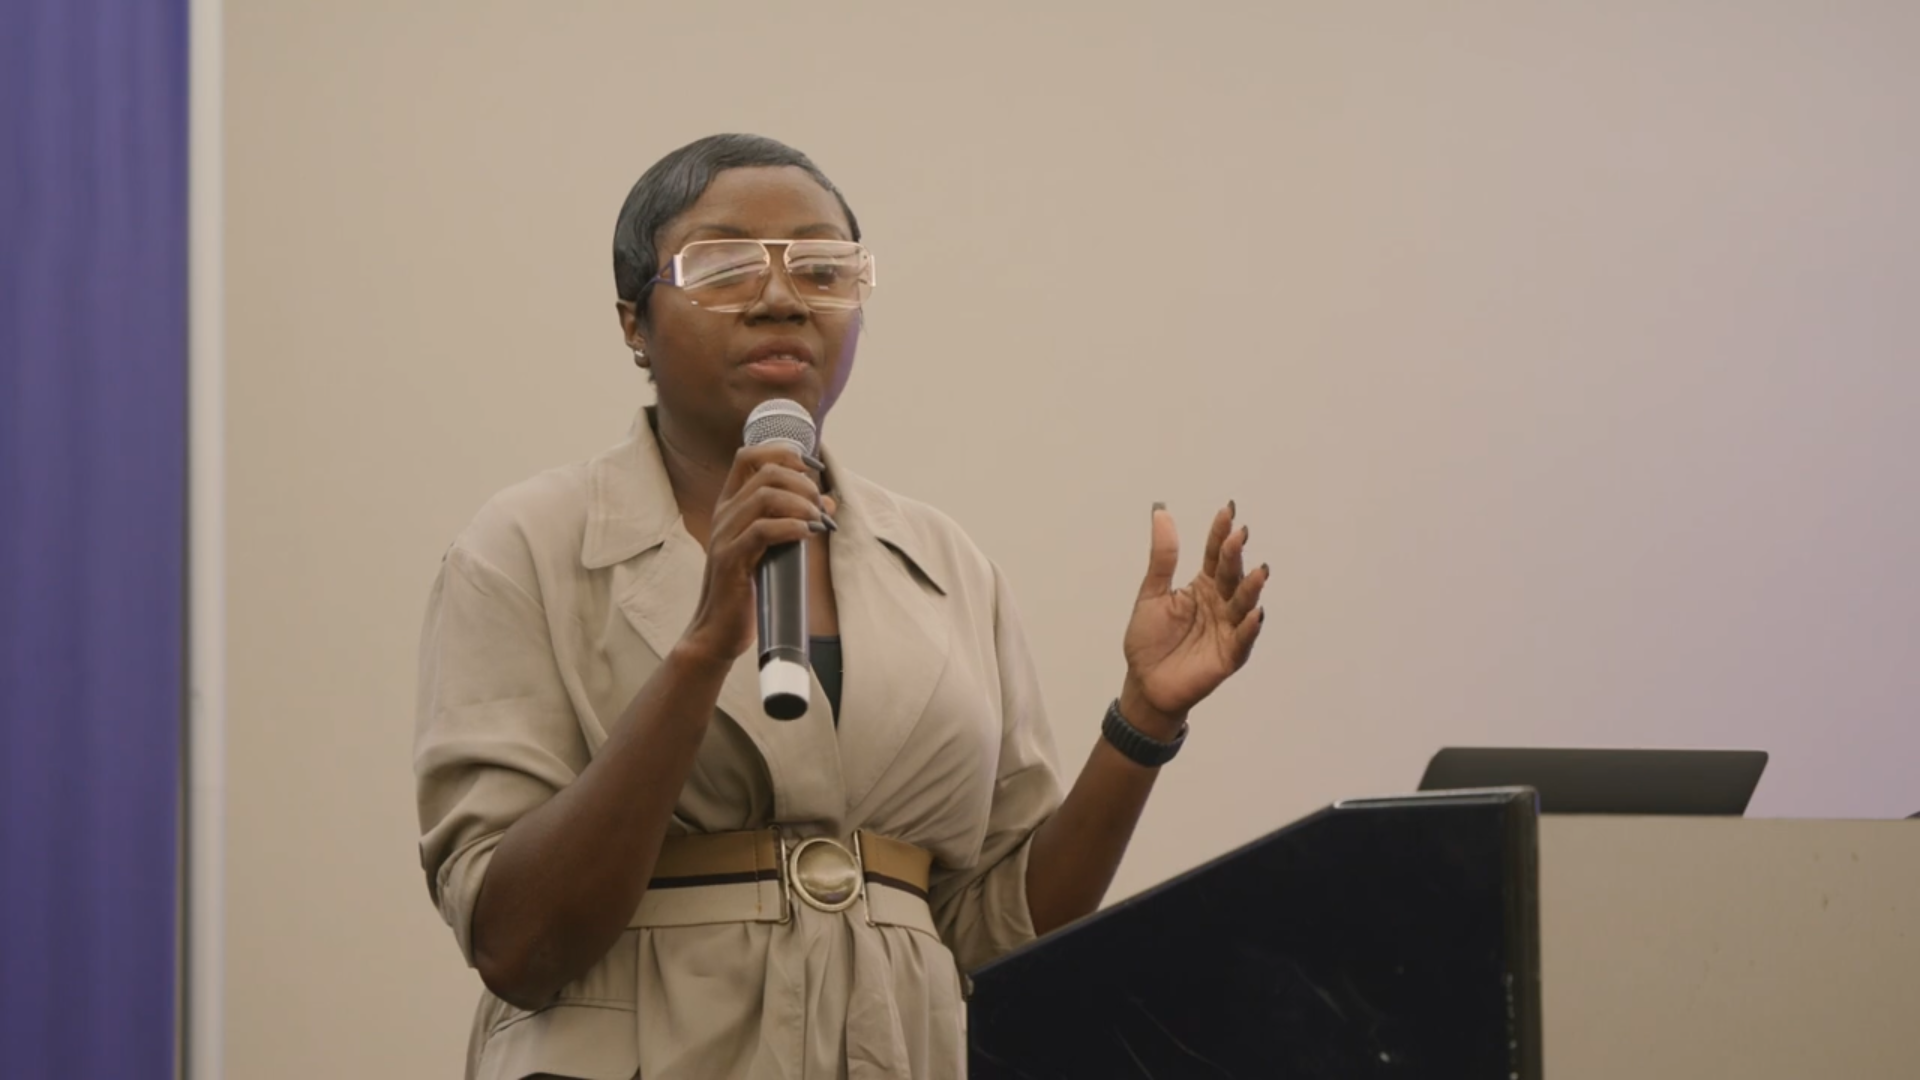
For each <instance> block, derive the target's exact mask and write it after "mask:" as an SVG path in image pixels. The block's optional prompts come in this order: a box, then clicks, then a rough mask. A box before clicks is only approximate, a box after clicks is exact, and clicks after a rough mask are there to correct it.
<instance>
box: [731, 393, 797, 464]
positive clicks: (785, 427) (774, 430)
mask: <svg viewBox="0 0 1920 1080" xmlns="http://www.w3.org/2000/svg"><path fill="white" fill-rule="evenodd" d="M776 439H778V440H780V441H782V442H790V443H792V444H794V445H795V446H797V447H799V448H800V452H801V453H803V454H811V453H813V442H814V428H813V414H812V413H809V412H808V411H807V410H806V409H805V408H804V407H803V406H801V405H800V404H799V403H798V402H793V401H788V400H787V399H786V398H774V399H773V400H772V401H763V402H761V403H760V404H758V405H756V406H754V409H753V412H751V413H749V414H747V435H746V442H747V445H748V446H759V445H760V444H761V443H766V442H773V441H774V440H776Z"/></svg>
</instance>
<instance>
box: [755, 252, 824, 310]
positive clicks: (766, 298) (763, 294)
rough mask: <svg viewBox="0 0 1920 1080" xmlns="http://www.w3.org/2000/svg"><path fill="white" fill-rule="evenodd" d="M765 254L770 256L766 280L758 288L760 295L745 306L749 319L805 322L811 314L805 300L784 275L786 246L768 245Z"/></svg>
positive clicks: (785, 272) (790, 280) (785, 271)
mask: <svg viewBox="0 0 1920 1080" xmlns="http://www.w3.org/2000/svg"><path fill="white" fill-rule="evenodd" d="M767 254H768V255H769V256H771V258H770V260H769V261H770V263H771V265H769V266H768V267H767V283H766V285H765V286H764V287H763V288H761V290H760V298H759V299H758V300H755V301H754V303H753V306H752V307H750V308H748V309H747V321H748V322H778V321H782V320H786V321H790V322H806V321H807V319H808V318H809V317H810V316H811V315H812V314H813V309H811V308H809V307H807V302H806V301H805V300H802V299H801V298H800V292H799V290H798V289H795V288H794V287H793V278H791V277H790V276H788V274H787V258H786V255H787V249H786V247H785V245H780V246H778V247H776V246H775V245H772V244H769V245H767Z"/></svg>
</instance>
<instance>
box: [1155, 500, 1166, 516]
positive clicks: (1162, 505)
mask: <svg viewBox="0 0 1920 1080" xmlns="http://www.w3.org/2000/svg"><path fill="white" fill-rule="evenodd" d="M1166 508H1167V504H1166V503H1163V502H1157V503H1154V504H1153V512H1154V513H1156V514H1157V513H1159V512H1160V511H1162V510H1165V509H1166Z"/></svg>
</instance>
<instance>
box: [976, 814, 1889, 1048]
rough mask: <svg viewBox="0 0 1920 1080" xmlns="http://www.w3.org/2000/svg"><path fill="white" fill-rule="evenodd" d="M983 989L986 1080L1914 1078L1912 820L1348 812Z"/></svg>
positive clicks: (1096, 919) (1071, 932) (1031, 953)
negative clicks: (1147, 1079)
mask: <svg viewBox="0 0 1920 1080" xmlns="http://www.w3.org/2000/svg"><path fill="white" fill-rule="evenodd" d="M973 982H974V987H975V992H974V994H973V999H972V1001H971V1003H970V1022H971V1029H970V1039H971V1043H972V1068H973V1075H974V1076H976V1077H979V1078H982V1080H992V1078H995V1077H1003V1076H1004V1077H1024V1078H1040V1077H1047V1078H1067V1077H1088V1078H1098V1080H1111V1078H1113V1077H1123V1076H1154V1077H1189V1076H1190V1077H1219V1076H1261V1077H1273V1078H1285V1077H1301V1078H1305V1077H1316V1078H1317V1077H1335V1076H1337V1077H1371V1076H1380V1077H1402V1078H1409V1080H1412V1078H1425V1077H1433V1078H1444V1080H1474V1078H1479V1077H1484V1078H1486V1080H1539V1078H1540V1077H1541V1076H1548V1077H1552V1078H1553V1080H1624V1078H1632V1080H1667V1078H1672V1080H1721V1078H1735V1077H1737V1078H1739V1080H1776V1078H1777V1080H1788V1078H1791V1080H1806V1078H1812V1077H1819V1078H1826V1077H1834V1078H1840V1077H1845V1078H1847V1080H1920V821H1784V820H1756V819H1743V818H1706V817H1599V816H1596V817H1576V816H1551V815H1550V816H1547V817H1544V818H1542V817H1539V816H1538V815H1537V810H1536V804H1535V802H1534V800H1533V798H1532V793H1531V792H1530V791H1526V790H1525V789H1518V793H1517V794H1516V792H1515V789H1503V790H1496V791H1491V792H1438V793H1426V794H1423V795H1420V796H1412V797H1405V798H1392V799H1363V800H1354V801H1352V802H1348V803H1341V804H1337V805H1336V806H1334V807H1330V808H1328V809H1327V810H1324V811H1321V812H1320V813H1318V814H1315V815H1312V816H1310V817H1308V818H1305V819H1302V820H1301V821H1299V822H1295V823H1294V824H1292V825H1289V826H1287V827H1285V828H1282V829H1280V830H1277V831H1276V832H1274V833H1272V834H1269V835H1268V836H1267V837H1264V838H1262V839H1261V840H1259V841H1256V842H1254V843H1253V844H1250V845H1247V846H1246V847H1243V848H1241V849H1239V850H1237V851H1234V852H1230V853H1228V854H1227V855H1224V856H1221V857H1220V858H1218V859H1215V860H1213V861H1211V862H1209V863H1207V864H1205V865H1203V866H1201V867H1199V868H1197V869H1195V870H1193V871H1191V872H1189V873H1187V874H1183V875H1181V876H1180V877H1178V878H1175V879H1174V880H1172V881H1169V882H1167V883H1166V884H1164V885H1161V886H1159V887H1157V888H1155V889H1152V890H1149V891H1148V892H1146V893H1142V894H1141V895H1139V896H1136V897H1133V898H1130V899H1128V900H1127V901H1125V902H1123V903H1121V904H1117V905H1115V906H1114V907H1112V908H1109V909H1107V910H1105V911H1102V912H1100V913H1098V914H1096V915H1094V916H1091V917H1090V918H1087V919H1084V920H1082V921H1081V922H1079V923H1076V924H1074V925H1073V926H1069V927H1067V928H1065V929H1063V930H1060V931H1058V932H1056V933H1054V934H1051V935H1049V936H1047V937H1046V938H1042V939H1041V940H1039V941H1037V942H1034V943H1033V944H1032V945H1029V946H1028V947H1026V948H1024V949H1021V950H1019V951H1017V952H1015V953H1013V954H1011V955H1010V956H1007V957H1004V958H1002V959H1001V960H998V961H995V962H994V963H992V964H989V965H987V966H986V967H984V968H982V969H981V970H980V971H978V972H975V973H974V977H973Z"/></svg>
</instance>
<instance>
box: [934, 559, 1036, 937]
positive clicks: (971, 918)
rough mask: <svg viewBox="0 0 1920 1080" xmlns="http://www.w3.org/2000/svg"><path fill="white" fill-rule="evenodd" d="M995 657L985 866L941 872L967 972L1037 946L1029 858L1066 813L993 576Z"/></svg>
mask: <svg viewBox="0 0 1920 1080" xmlns="http://www.w3.org/2000/svg"><path fill="white" fill-rule="evenodd" d="M994 653H995V660H996V662H997V663H998V665H999V669H1000V672H999V674H1000V701H999V703H998V704H999V708H1000V722H1001V736H1000V757H999V763H998V767H997V770H996V774H995V778H994V792H993V808H992V811H991V812H990V814H989V817H988V821H987V831H986V839H985V842H984V843H983V845H982V850H981V853H980V859H979V861H978V862H976V863H975V864H974V865H973V866H971V867H968V868H966V869H964V870H941V869H936V870H935V873H934V878H933V882H932V906H933V915H934V923H935V925H936V926H937V927H938V928H939V930H940V936H941V937H942V938H943V939H944V940H945V941H946V943H947V946H948V948H950V949H952V950H953V953H954V956H955V958H956V959H957V960H958V961H959V963H960V967H961V968H962V969H963V970H968V971H971V970H972V969H974V968H977V967H979V966H980V965H982V964H984V963H986V962H987V961H989V960H992V959H994V958H995V957H998V956H1000V955H1002V954H1004V953H1006V952H1008V951H1010V950H1012V949H1014V948H1017V947H1018V946H1020V945H1024V944H1026V943H1027V942H1029V941H1032V940H1033V938H1034V929H1033V915H1032V913H1031V912H1030V911H1029V910H1028V907H1027V858H1028V853H1029V851H1030V849H1031V846H1032V843H1033V834H1034V830H1035V829H1037V828H1039V827H1040V823H1041V822H1043V821H1045V820H1046V819H1047V818H1048V817H1049V816H1050V815H1051V814H1052V813H1053V812H1054V810H1056V809H1057V808H1058V807H1059V806H1060V800H1061V791H1060V780H1059V774H1058V771H1057V769H1056V766H1055V764H1054V748H1053V732H1052V729H1051V728H1050V727H1049V726H1048V724H1047V716H1046V707H1045V704H1044V703H1043V702H1042V700H1041V695H1040V681H1039V676H1038V674H1037V673H1036V672H1035V670H1034V666H1033V658H1032V656H1031V654H1030V653H1029V652H1028V649H1027V639H1026V633H1025V630H1024V629H1023V628H1022V626H1021V622H1020V616H1019V612H1018V610H1017V609H1016V608H1015V606H1014V602H1013V594H1012V591H1011V590H1010V589H1009V588H1008V586H1007V583H1006V579H1005V577H1004V576H1003V575H1002V574H1001V573H1000V571H999V568H998V567H995V568H994Z"/></svg>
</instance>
